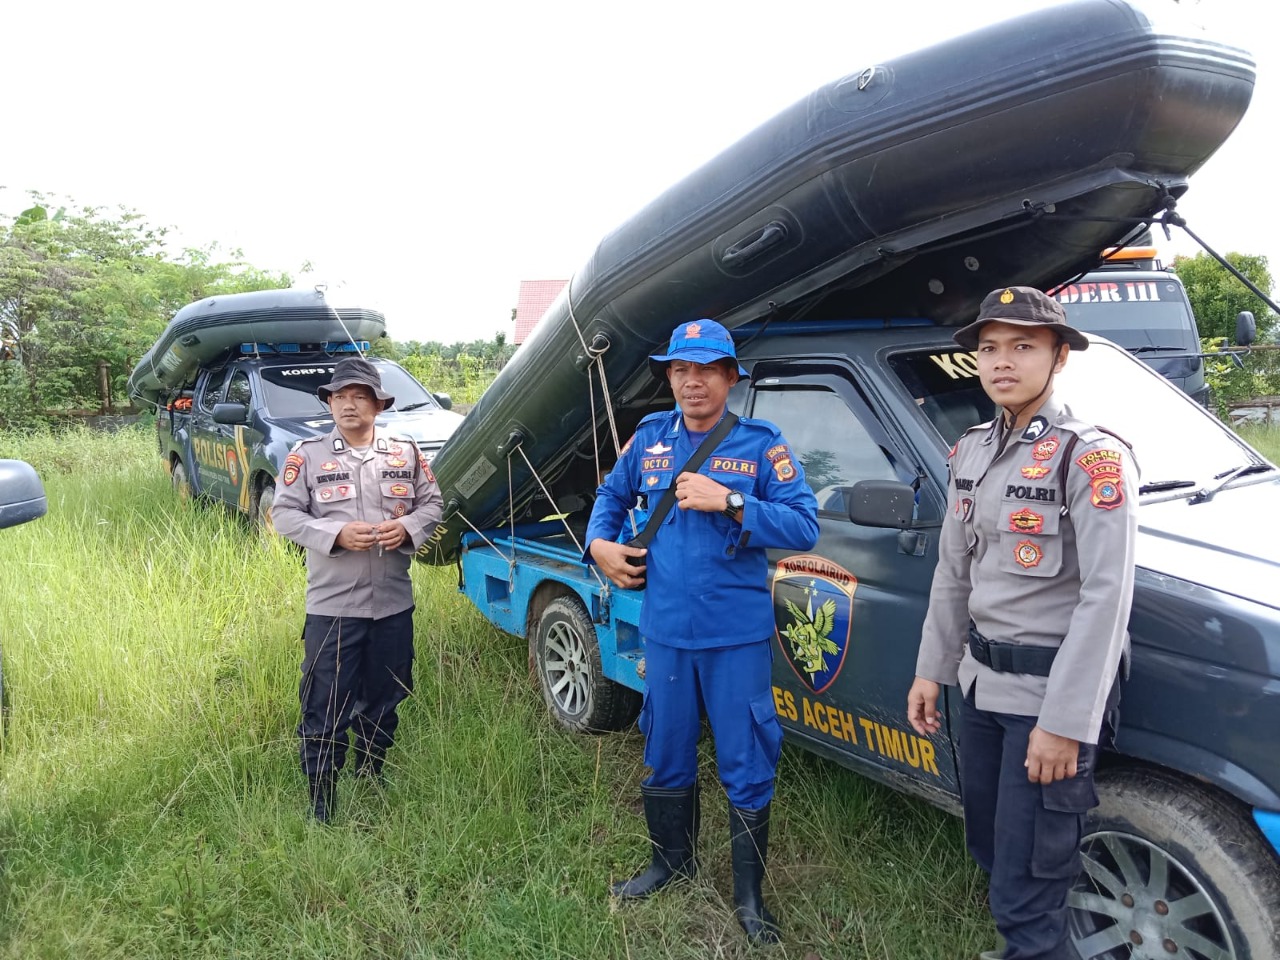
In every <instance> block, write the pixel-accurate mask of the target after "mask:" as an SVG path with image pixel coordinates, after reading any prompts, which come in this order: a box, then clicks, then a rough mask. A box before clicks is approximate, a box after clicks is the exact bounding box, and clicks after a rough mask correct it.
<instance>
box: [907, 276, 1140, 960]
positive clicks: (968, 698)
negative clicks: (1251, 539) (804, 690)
mask: <svg viewBox="0 0 1280 960" xmlns="http://www.w3.org/2000/svg"><path fill="white" fill-rule="evenodd" d="M955 339H956V342H958V343H959V344H960V345H961V346H962V347H965V348H966V349H968V350H976V351H977V363H978V373H979V376H980V378H981V382H982V386H983V389H984V390H985V391H986V393H987V395H988V396H989V397H991V399H992V400H994V401H995V402H996V404H997V405H998V408H999V409H998V416H997V417H996V418H995V419H994V420H993V421H992V422H990V423H987V424H982V425H979V426H976V427H973V428H972V429H970V430H969V431H967V432H966V433H965V434H964V436H962V437H961V438H960V440H959V442H958V443H957V444H956V445H955V447H954V448H953V449H952V451H951V454H950V456H949V466H950V483H949V488H948V491H947V506H948V511H947V516H946V518H945V520H944V522H943V526H942V533H941V537H940V540H939V546H938V553H939V558H938V566H937V569H936V571H935V572H934V578H933V588H932V592H931V594H930V597H929V611H928V614H927V616H926V618H925V623H924V635H923V638H922V640H921V644H920V652H919V656H918V659H917V661H916V679H915V682H914V683H913V685H912V687H911V690H910V692H909V694H908V697H907V713H908V719H909V720H910V722H911V725H912V727H914V728H915V730H916V732H917V733H919V734H921V735H922V736H928V735H930V734H933V733H936V732H937V731H938V730H939V729H940V727H941V717H940V715H939V713H938V696H939V693H940V691H941V687H942V686H944V685H958V686H959V689H960V694H961V696H962V700H961V704H960V732H959V752H960V788H961V799H962V802H963V805H964V819H965V834H966V841H967V844H968V847H969V851H970V853H972V855H973V857H974V859H975V860H977V862H978V864H979V865H980V866H981V867H982V868H983V869H984V870H985V871H987V873H988V874H989V875H990V898H989V899H990V906H991V912H992V915H993V916H994V918H995V921H996V926H997V927H998V928H999V930H1000V932H1001V934H1002V935H1003V936H1004V938H1005V941H1006V947H1005V950H1004V952H1003V953H1002V954H1001V953H997V952H990V951H989V952H986V953H984V954H983V955H982V956H983V958H988V960H995V958H999V957H1003V958H1004V960H1078V958H1077V957H1076V953H1075V950H1074V947H1073V946H1072V945H1071V944H1070V943H1069V942H1068V938H1067V933H1068V931H1067V927H1066V919H1067V895H1068V893H1069V891H1070V888H1071V886H1072V884H1073V882H1074V880H1075V877H1076V875H1077V874H1078V872H1079V868H1080V859H1079V852H1078V848H1079V844H1080V840H1081V836H1082V832H1083V828H1084V819H1085V814H1086V813H1087V812H1088V811H1089V810H1090V809H1091V808H1092V807H1094V806H1096V805H1097V802H1098V801H1097V794H1096V793H1095V791H1094V783H1093V775H1094V769H1095V764H1096V761H1097V751H1098V747H1097V744H1098V742H1099V738H1100V737H1105V736H1107V735H1109V731H1110V730H1111V729H1112V728H1113V726H1114V720H1115V707H1116V703H1117V699H1118V696H1119V691H1118V687H1117V682H1118V679H1117V678H1118V672H1119V665H1120V662H1121V659H1122V656H1123V655H1124V654H1125V652H1126V648H1127V645H1128V634H1127V632H1126V624H1127V622H1128V619H1129V607H1130V603H1131V601H1132V597H1133V561H1134V541H1135V538H1136V534H1137V501H1136V497H1137V483H1136V465H1135V463H1134V460H1133V456H1132V453H1131V451H1130V450H1129V448H1128V447H1127V445H1126V444H1125V443H1124V442H1123V441H1122V440H1121V439H1119V438H1118V437H1116V436H1114V435H1112V434H1110V433H1108V432H1106V431H1104V430H1102V429H1100V428H1098V427H1096V426H1093V425H1092V424H1089V423H1086V422H1083V421H1081V420H1078V419H1077V418H1075V417H1073V416H1072V415H1071V411H1070V410H1069V409H1068V408H1067V406H1066V405H1065V404H1064V403H1063V402H1061V401H1060V400H1059V399H1058V398H1056V397H1055V396H1054V395H1053V380H1054V375H1055V374H1056V373H1057V372H1058V371H1059V370H1061V369H1062V367H1063V365H1064V364H1065V363H1066V362H1067V355H1068V353H1069V352H1070V351H1071V350H1084V349H1086V348H1087V347H1088V346H1089V341H1088V339H1087V338H1086V337H1085V336H1084V335H1083V334H1081V333H1080V332H1079V331H1077V330H1075V329H1073V328H1071V327H1070V326H1068V325H1067V322H1066V316H1065V315H1064V313H1063V310H1062V307H1061V306H1060V305H1059V304H1058V302H1057V301H1056V300H1054V299H1053V298H1051V297H1048V296H1046V295H1045V294H1043V293H1041V292H1040V291H1039V290H1035V289H1033V288H1030V287H1008V288H1003V289H1000V290H995V291H993V292H992V293H990V294H988V296H987V297H986V298H985V299H984V300H983V302H982V306H981V309H980V311H979V314H978V319H977V320H976V321H974V322H973V323H971V324H970V325H969V326H967V327H964V328H963V329H961V330H959V331H958V332H957V333H956V334H955Z"/></svg>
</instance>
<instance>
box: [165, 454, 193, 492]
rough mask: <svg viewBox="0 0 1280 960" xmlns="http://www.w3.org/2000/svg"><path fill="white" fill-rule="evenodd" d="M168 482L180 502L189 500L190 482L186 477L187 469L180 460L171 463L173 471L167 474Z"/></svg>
mask: <svg viewBox="0 0 1280 960" xmlns="http://www.w3.org/2000/svg"><path fill="white" fill-rule="evenodd" d="M169 480H170V482H171V483H172V484H173V492H174V493H176V494H177V495H178V499H179V500H182V501H186V500H190V499H191V480H190V478H189V477H188V476H187V467H186V465H185V464H184V463H183V462H182V461H181V460H175V461H173V469H172V470H170V472H169Z"/></svg>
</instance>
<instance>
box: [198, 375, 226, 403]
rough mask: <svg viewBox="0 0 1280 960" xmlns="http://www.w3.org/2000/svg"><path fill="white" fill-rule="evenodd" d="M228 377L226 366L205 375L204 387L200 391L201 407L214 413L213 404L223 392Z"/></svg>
mask: <svg viewBox="0 0 1280 960" xmlns="http://www.w3.org/2000/svg"><path fill="white" fill-rule="evenodd" d="M226 379H227V371H226V368H225V367H224V368H223V369H221V370H211V371H210V372H209V375H208V376H207V377H205V380H204V389H203V390H202V391H201V392H200V409H201V410H203V411H204V412H205V413H213V405H214V404H215V403H217V402H218V399H219V397H220V395H221V394H222V384H223V383H224V382H225V381H226Z"/></svg>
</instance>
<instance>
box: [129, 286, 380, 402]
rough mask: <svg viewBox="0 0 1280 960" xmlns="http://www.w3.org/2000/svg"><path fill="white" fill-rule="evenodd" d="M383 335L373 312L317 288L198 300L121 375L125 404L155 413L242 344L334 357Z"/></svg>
mask: <svg viewBox="0 0 1280 960" xmlns="http://www.w3.org/2000/svg"><path fill="white" fill-rule="evenodd" d="M386 327H387V323H386V318H385V317H383V315H382V314H381V313H379V312H378V311H376V310H370V309H368V308H366V307H360V306H352V305H348V304H344V303H341V302H340V301H339V302H334V301H333V300H331V299H330V297H329V295H328V294H327V293H326V291H325V290H324V288H323V287H319V288H288V289H282V290H258V291H254V292H251V293H235V294H226V295H219V296H212V297H205V298H204V299H203V300H197V301H196V302H195V303H189V304H187V305H186V306H185V307H183V308H182V309H181V310H179V311H178V312H177V313H175V314H174V315H173V319H172V320H170V321H169V325H168V326H167V327H165V329H164V332H163V333H162V334H161V335H160V337H159V339H157V340H156V342H155V343H154V344H153V345H152V347H151V349H150V350H148V351H147V352H146V353H145V354H144V355H143V357H142V359H141V360H140V361H139V362H138V364H137V366H136V367H134V369H133V372H132V373H131V374H130V375H129V396H131V397H133V398H134V399H135V400H138V401H141V402H143V403H145V404H147V405H149V406H155V404H156V403H157V401H158V400H159V398H160V395H161V394H162V393H171V392H173V391H175V390H180V389H182V388H183V387H186V386H189V385H190V384H191V383H192V382H193V381H194V380H195V377H196V372H197V371H198V370H199V369H200V368H201V367H204V366H208V365H209V364H211V363H213V362H214V361H215V360H217V359H219V358H220V357H221V356H222V355H224V354H228V353H231V352H234V351H238V350H240V349H241V347H242V345H244V344H249V345H250V346H251V347H252V345H253V344H267V345H276V344H290V345H291V346H290V349H291V351H292V352H295V353H335V352H341V351H346V350H350V349H352V348H353V346H354V345H356V344H359V343H360V342H367V341H372V340H377V339H378V338H379V337H382V336H384V335H385V334H386ZM273 352H274V351H273Z"/></svg>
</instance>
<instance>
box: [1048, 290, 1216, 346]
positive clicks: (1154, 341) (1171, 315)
mask: <svg viewBox="0 0 1280 960" xmlns="http://www.w3.org/2000/svg"><path fill="white" fill-rule="evenodd" d="M1058 300H1059V302H1060V303H1061V304H1062V308H1063V309H1064V310H1065V311H1066V312H1067V320H1069V321H1070V323H1071V325H1072V326H1073V327H1078V328H1079V329H1081V330H1087V331H1088V332H1089V333H1097V334H1101V335H1102V336H1104V337H1106V338H1107V339H1108V340H1111V341H1114V342H1115V343H1118V344H1120V346H1122V347H1127V348H1129V349H1131V350H1133V349H1140V348H1142V347H1176V348H1178V349H1180V350H1185V351H1188V352H1190V353H1199V352H1200V343H1199V341H1198V340H1197V338H1196V332H1195V327H1194V326H1193V324H1192V320H1191V308H1190V306H1189V305H1188V303H1187V298H1186V295H1185V294H1184V293H1183V291H1182V286H1181V284H1179V283H1177V282H1176V281H1173V280H1168V279H1163V280H1160V279H1152V280H1115V281H1107V282H1096V283H1073V284H1069V285H1068V286H1066V287H1064V288H1063V289H1062V290H1061V291H1059V293H1058ZM1171 352H1172V351H1171Z"/></svg>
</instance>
